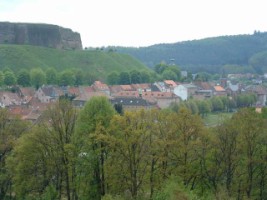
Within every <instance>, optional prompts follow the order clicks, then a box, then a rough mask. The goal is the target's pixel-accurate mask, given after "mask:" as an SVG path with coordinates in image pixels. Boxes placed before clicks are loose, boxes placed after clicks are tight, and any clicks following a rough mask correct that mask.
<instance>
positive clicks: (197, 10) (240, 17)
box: [0, 0, 267, 47]
mask: <svg viewBox="0 0 267 200" xmlns="http://www.w3.org/2000/svg"><path fill="white" fill-rule="evenodd" d="M265 4H266V1H264V0H243V1H241V0H0V21H10V22H33V23H49V24H55V25H59V26H63V27H66V28H71V29H72V30H73V31H76V32H79V33H80V34H81V38H82V43H83V46H84V47H89V46H90V47H100V46H109V45H112V46H114V45H115V46H135V47H138V46H139V47H140V46H149V45H153V44H158V43H174V42H179V41H186V40H194V39H201V38H206V37H215V36H221V35H238V34H252V33H253V32H254V30H257V31H262V32H263V31H267V11H266V6H265Z"/></svg>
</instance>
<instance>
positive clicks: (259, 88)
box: [245, 85, 267, 95]
mask: <svg viewBox="0 0 267 200" xmlns="http://www.w3.org/2000/svg"><path fill="white" fill-rule="evenodd" d="M245 90H246V91H250V92H255V93H257V94H259V95H266V94H267V88H265V87H264V86H262V85H249V86H247V87H246V88H245Z"/></svg>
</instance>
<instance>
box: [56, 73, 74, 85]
mask: <svg viewBox="0 0 267 200" xmlns="http://www.w3.org/2000/svg"><path fill="white" fill-rule="evenodd" d="M74 83H75V76H74V73H73V72H72V71H70V70H65V71H63V72H62V73H61V74H60V76H59V85H61V86H70V85H74Z"/></svg>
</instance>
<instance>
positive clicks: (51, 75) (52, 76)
mask: <svg viewBox="0 0 267 200" xmlns="http://www.w3.org/2000/svg"><path fill="white" fill-rule="evenodd" d="M45 74H46V83H47V84H48V85H56V84H57V82H58V77H57V74H58V73H57V71H56V70H55V68H53V67H50V68H48V69H47V70H46V72H45Z"/></svg>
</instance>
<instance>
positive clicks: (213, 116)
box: [203, 113, 233, 126]
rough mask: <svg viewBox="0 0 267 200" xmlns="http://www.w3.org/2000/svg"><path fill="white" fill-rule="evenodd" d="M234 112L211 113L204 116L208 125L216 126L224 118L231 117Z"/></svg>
mask: <svg viewBox="0 0 267 200" xmlns="http://www.w3.org/2000/svg"><path fill="white" fill-rule="evenodd" d="M232 115H233V113H209V114H208V115H207V116H205V117H204V118H203V120H204V123H205V124H206V125H207V126H216V125H218V124H220V123H221V122H223V120H224V119H229V118H231V117H232Z"/></svg>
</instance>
